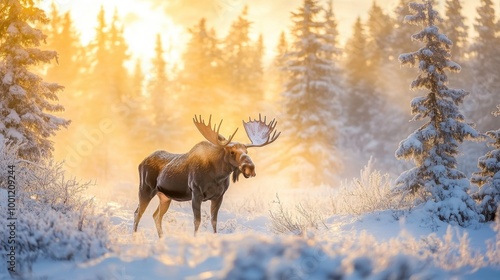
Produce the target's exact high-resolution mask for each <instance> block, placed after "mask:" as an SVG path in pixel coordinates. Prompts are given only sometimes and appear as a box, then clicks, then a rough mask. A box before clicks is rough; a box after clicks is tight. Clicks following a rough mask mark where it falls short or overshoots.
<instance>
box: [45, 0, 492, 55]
mask: <svg viewBox="0 0 500 280" xmlns="http://www.w3.org/2000/svg"><path fill="white" fill-rule="evenodd" d="M52 1H54V2H55V3H56V5H57V6H58V7H59V9H60V10H62V11H67V10H70V11H71V12H72V15H73V18H74V21H75V24H76V26H77V29H78V30H79V31H80V33H81V38H82V41H83V42H84V43H87V42H88V41H89V40H91V39H92V38H93V36H94V29H95V26H96V18H97V13H98V12H99V9H100V6H101V5H103V6H104V8H105V9H106V11H107V17H108V18H111V16H112V14H113V11H114V9H115V7H116V8H117V9H118V13H119V15H120V17H121V18H122V20H123V21H124V24H125V37H126V39H127V41H128V43H129V46H130V50H131V52H132V54H133V56H134V57H138V58H141V59H142V60H143V62H145V63H146V64H148V63H149V60H150V58H151V57H152V53H153V50H154V43H155V35H156V34H157V33H161V34H162V37H163V42H164V46H166V48H169V49H170V52H169V53H168V54H167V55H166V59H167V60H168V61H172V60H173V61H176V60H179V57H180V54H181V53H182V48H183V46H184V44H185V42H186V41H187V40H188V39H189V34H188V33H187V28H189V27H191V26H193V25H194V24H196V23H197V22H198V20H199V19H200V18H201V17H206V18H207V20H208V24H209V26H214V27H215V28H216V30H217V31H218V35H219V37H221V36H225V34H226V32H227V29H228V27H229V26H230V24H231V22H232V21H234V20H235V19H236V18H237V16H238V15H239V14H240V13H241V11H242V9H243V7H244V6H245V5H248V6H249V18H250V20H251V21H253V22H254V24H253V28H252V31H253V34H252V35H253V36H254V37H256V36H258V34H259V33H262V34H264V43H265V46H266V49H267V57H272V55H273V51H274V49H275V46H276V43H277V38H278V35H279V33H280V32H281V31H283V30H288V29H289V28H290V12H291V11H293V10H295V9H296V8H297V7H299V6H300V4H301V2H302V0H273V1H270V0H253V1H248V0H246V1H245V0H168V1H166V0H85V1H81V0H42V7H45V8H46V7H49V6H50V3H51V2H52ZM372 1H373V0H334V1H333V5H334V9H335V15H336V17H337V20H338V23H339V32H340V35H341V41H342V42H345V40H346V38H347V37H348V36H350V33H351V29H352V25H353V23H354V21H355V19H356V17H358V16H361V17H362V18H363V19H366V18H367V12H368V9H369V8H370V6H371V5H372ZM398 2H399V0H385V1H382V0H379V1H378V3H379V5H381V6H382V7H383V8H384V9H385V10H386V11H387V12H390V13H392V11H394V8H395V7H396V5H397V4H398ZM439 2H441V8H442V6H443V3H442V2H444V1H443V0H441V1H439ZM479 2H480V1H479V0H462V4H463V6H464V12H465V13H466V16H467V17H468V19H469V22H468V24H471V23H472V22H473V21H474V17H475V16H476V7H477V6H478V5H479ZM324 3H326V1H325V2H324ZM495 3H496V4H497V5H496V7H498V9H497V13H498V12H499V11H498V10H500V7H499V6H498V1H495ZM441 10H442V9H441Z"/></svg>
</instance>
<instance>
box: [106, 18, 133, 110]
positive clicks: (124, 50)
mask: <svg viewBox="0 0 500 280" xmlns="http://www.w3.org/2000/svg"><path fill="white" fill-rule="evenodd" d="M119 21H120V19H119V17H118V10H117V9H115V12H114V14H113V19H112V21H111V26H110V29H109V37H108V39H109V42H108V44H107V45H108V53H109V54H110V57H109V58H110V62H109V63H110V65H108V69H109V71H111V80H110V81H108V82H109V83H110V85H111V88H112V89H113V90H112V91H111V92H110V95H111V98H112V99H114V100H113V101H114V102H122V101H124V100H125V99H126V98H129V97H130V96H131V92H130V83H129V75H128V72H127V69H126V68H125V65H124V63H125V62H126V61H127V60H129V58H130V54H129V53H128V45H127V42H126V41H125V38H124V35H123V32H124V29H123V25H122V26H121V27H120V26H118V24H119Z"/></svg>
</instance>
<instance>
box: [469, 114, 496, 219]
mask: <svg viewBox="0 0 500 280" xmlns="http://www.w3.org/2000/svg"><path fill="white" fill-rule="evenodd" d="M493 114H494V115H495V116H497V117H498V116H500V105H498V106H497V111H495V112H494V113H493ZM486 135H487V136H488V137H490V139H491V140H493V141H492V142H491V143H489V144H488V145H489V146H490V147H493V149H492V150H491V151H488V152H487V153H486V155H484V156H482V157H480V158H479V160H478V167H479V169H480V171H479V172H476V173H474V174H473V177H472V178H471V182H472V183H474V184H477V185H479V186H480V187H481V189H480V190H479V192H478V193H476V194H475V195H474V197H475V198H476V199H478V200H480V204H479V211H480V213H482V214H483V215H484V218H485V221H494V220H495V213H496V212H497V209H498V205H500V128H499V129H497V130H491V131H488V132H487V133H486Z"/></svg>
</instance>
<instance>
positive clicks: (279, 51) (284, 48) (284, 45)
mask: <svg viewBox="0 0 500 280" xmlns="http://www.w3.org/2000/svg"><path fill="white" fill-rule="evenodd" d="M287 53H288V42H287V40H286V35H285V32H284V31H282V32H281V34H280V37H279V41H278V45H277V46H276V56H275V57H274V60H273V66H274V70H275V73H276V77H277V78H276V80H277V83H278V89H279V91H280V92H281V91H282V87H283V85H284V84H285V81H286V77H287V74H286V72H285V71H283V70H284V67H285V63H286V54H287Z"/></svg>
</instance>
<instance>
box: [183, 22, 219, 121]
mask: <svg viewBox="0 0 500 280" xmlns="http://www.w3.org/2000/svg"><path fill="white" fill-rule="evenodd" d="M189 33H190V34H191V39H190V40H189V42H188V44H187V46H186V51H185V53H184V54H183V62H184V69H183V70H182V71H181V72H180V73H179V74H180V75H179V82H180V84H181V88H182V93H181V95H180V103H181V104H184V105H185V106H184V108H183V110H184V111H185V112H184V114H185V115H195V114H202V115H209V114H213V112H214V111H216V110H218V109H221V108H224V105H225V104H222V103H221V101H223V100H224V96H225V95H224V94H225V93H224V92H222V91H223V90H224V89H225V88H227V85H225V84H224V83H225V81H226V80H227V79H225V78H224V74H223V67H224V65H223V59H222V51H221V47H220V42H219V40H218V39H217V36H216V33H215V31H214V30H213V29H210V30H209V29H208V28H207V26H206V20H205V19H201V20H200V21H199V23H198V24H197V25H195V26H194V27H192V28H190V29H189ZM225 109H227V108H225Z"/></svg>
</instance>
